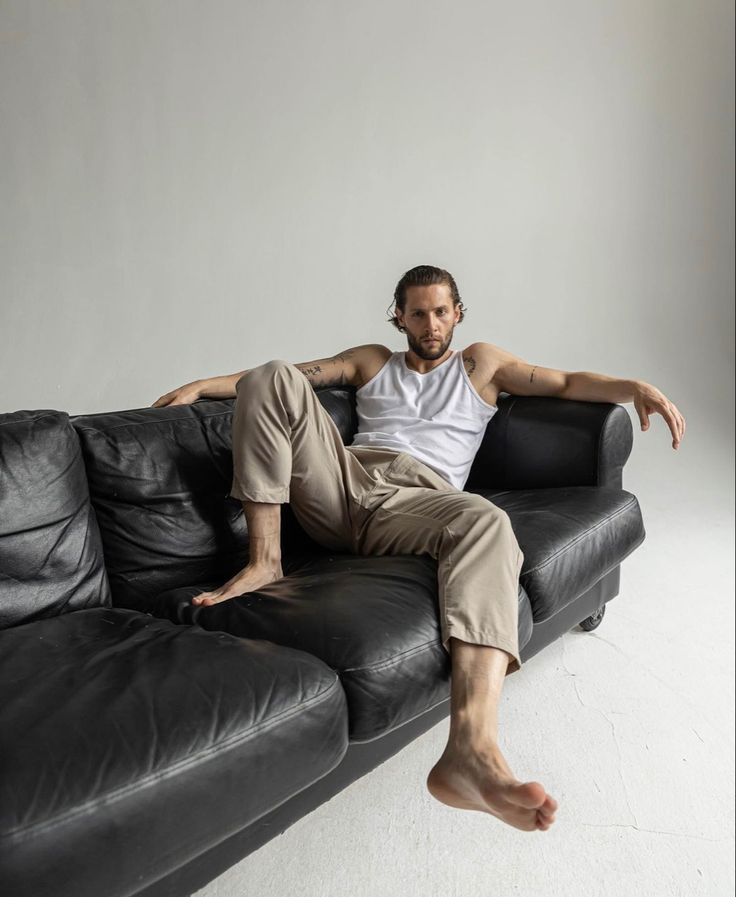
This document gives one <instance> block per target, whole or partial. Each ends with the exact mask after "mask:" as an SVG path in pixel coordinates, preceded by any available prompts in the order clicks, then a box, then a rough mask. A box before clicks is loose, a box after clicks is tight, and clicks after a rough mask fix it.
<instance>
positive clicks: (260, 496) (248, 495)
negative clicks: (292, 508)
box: [230, 484, 289, 505]
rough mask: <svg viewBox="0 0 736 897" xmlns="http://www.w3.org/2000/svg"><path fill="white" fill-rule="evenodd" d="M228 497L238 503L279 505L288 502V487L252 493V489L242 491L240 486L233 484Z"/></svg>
mask: <svg viewBox="0 0 736 897" xmlns="http://www.w3.org/2000/svg"><path fill="white" fill-rule="evenodd" d="M230 497H231V498H236V499H238V500H239V501H258V502H267V503H268V504H279V505H281V504H284V502H288V500H289V487H288V486H284V487H282V488H281V489H265V490H260V491H254V490H252V489H242V488H241V487H240V486H238V485H236V484H233V487H232V489H231V490H230Z"/></svg>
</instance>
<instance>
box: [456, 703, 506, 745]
mask: <svg viewBox="0 0 736 897" xmlns="http://www.w3.org/2000/svg"><path fill="white" fill-rule="evenodd" d="M449 741H450V743H451V744H452V745H454V746H456V747H463V746H470V747H472V748H481V747H483V748H488V747H490V746H493V747H497V746H498V718H497V716H496V714H488V713H485V714H480V713H478V714H475V715H470V714H468V713H466V712H464V711H460V712H458V713H454V714H453V715H452V717H451V719H450V734H449Z"/></svg>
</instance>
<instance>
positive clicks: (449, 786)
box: [154, 265, 685, 831]
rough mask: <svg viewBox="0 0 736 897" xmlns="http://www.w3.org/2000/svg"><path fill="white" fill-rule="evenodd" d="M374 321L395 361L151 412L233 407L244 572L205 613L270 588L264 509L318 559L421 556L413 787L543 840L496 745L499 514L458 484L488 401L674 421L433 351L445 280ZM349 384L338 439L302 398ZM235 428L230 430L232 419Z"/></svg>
mask: <svg viewBox="0 0 736 897" xmlns="http://www.w3.org/2000/svg"><path fill="white" fill-rule="evenodd" d="M394 300H395V315H394V317H393V318H391V319H390V320H391V322H392V323H393V324H394V326H395V327H397V328H398V330H399V331H400V332H402V333H405V334H406V337H407V342H408V351H407V352H406V353H404V352H391V350H390V349H387V348H386V347H385V346H380V345H364V346H358V347H356V348H354V349H350V350H348V351H345V352H343V353H341V354H339V355H336V356H334V357H332V358H324V359H319V360H317V361H312V362H307V363H303V364H296V365H292V364H289V363H288V362H284V361H278V360H274V361H271V362H267V363H266V364H264V365H261V366H260V367H257V368H253V369H251V370H247V371H241V372H240V373H237V374H232V375H229V376H225V377H216V378H214V379H211V380H199V381H195V382H194V383H190V384H187V385H186V386H183V387H181V388H180V389H178V390H174V391H172V392H170V393H166V395H164V396H162V397H161V398H159V399H158V400H157V401H156V402H154V406H155V407H161V406H164V405H176V404H183V403H189V402H193V401H195V400H196V399H197V398H200V397H209V398H231V397H233V396H235V397H236V403H235V408H234V413H233V461H234V464H233V469H234V473H233V488H232V491H231V495H232V496H233V497H234V498H238V499H240V500H241V501H242V502H243V508H244V512H245V517H246V522H247V527H248V536H249V550H250V560H249V563H248V565H247V566H246V567H245V568H244V569H243V570H241V571H240V572H239V573H238V574H237V575H236V576H234V577H233V578H232V579H230V580H229V581H228V582H226V583H225V584H224V585H223V586H221V587H220V588H219V589H215V590H214V591H211V592H203V593H201V594H200V595H197V596H196V597H195V598H193V603H194V604H196V605H200V606H209V605H212V604H216V603H218V602H221V601H227V600H229V599H231V598H234V597H236V596H238V595H242V594H244V593H246V592H249V591H254V590H256V589H258V588H261V587H262V586H264V585H266V584H268V583H270V582H273V581H274V580H276V579H279V578H281V577H283V571H282V568H281V555H280V513H281V507H280V506H281V504H282V503H283V502H285V501H289V502H290V505H291V508H292V510H293V512H294V514H295V516H296V517H297V519H298V520H299V522H300V523H301V524H302V526H303V527H304V529H305V530H306V531H307V532H308V533H309V534H310V535H311V536H312V537H313V538H315V539H316V540H317V541H319V542H321V543H323V544H324V545H325V546H327V547H331V548H334V549H344V550H347V551H352V552H355V553H358V554H364V555H368V554H371V555H376V554H405V553H408V554H421V553H429V554H431V555H432V556H433V557H435V558H436V559H437V568H438V587H439V603H440V623H441V630H442V644H443V647H444V648H445V649H446V650H447V651H448V653H449V654H450V657H451V664H452V676H451V712H450V734H449V739H448V743H447V746H446V748H445V751H444V753H443V754H442V756H441V757H440V759H439V760H438V761H437V763H436V764H435V765H434V767H433V768H432V770H431V771H430V772H429V775H428V777H427V788H428V790H429V791H430V793H431V794H432V795H433V796H434V797H435V798H437V799H438V800H440V801H442V802H443V803H445V804H447V805H449V806H452V807H457V808H462V809H471V810H479V811H481V812H486V813H489V814H492V815H494V816H496V817H497V818H498V819H501V820H502V821H503V822H506V823H507V824H509V825H512V826H514V827H515V828H518V829H521V830H523V831H546V830H547V829H549V827H550V826H551V825H552V823H553V822H554V821H555V812H556V810H557V802H556V801H555V800H554V798H552V797H551V796H549V795H548V794H547V793H546V791H545V789H544V787H543V786H542V785H541V784H540V783H539V782H534V781H531V782H522V781H520V780H518V779H516V778H515V776H514V775H513V773H512V772H511V769H510V768H509V766H508V764H507V763H506V760H505V759H504V757H503V755H502V754H501V751H500V749H499V747H498V743H497V731H498V718H497V708H498V702H499V699H500V695H501V689H502V685H503V681H504V678H505V676H506V675H508V674H509V673H510V672H514V671H515V670H517V669H519V667H520V659H519V648H518V577H519V573H520V571H521V566H522V563H523V559H524V556H523V553H522V551H521V549H520V547H519V545H518V542H517V541H516V538H515V535H514V533H513V529H512V527H511V524H510V520H509V517H508V515H507V514H506V513H505V512H504V511H503V510H502V509H501V508H498V507H497V506H496V505H494V504H493V503H492V502H490V501H488V500H487V499H485V498H484V497H483V496H480V495H477V494H473V493H468V492H464V491H463V486H464V484H465V481H466V479H467V475H468V472H469V469H470V466H471V464H472V461H473V458H474V456H475V453H476V451H477V449H478V446H479V445H480V442H481V440H482V438H483V434H484V432H485V428H486V425H487V423H488V421H489V420H490V419H491V417H492V416H493V414H494V413H495V412H496V410H497V406H496V404H495V403H496V401H497V398H498V394H499V392H501V391H504V392H507V393H510V394H513V395H527V396H533V395H537V396H558V397H560V398H565V399H578V400H585V401H594V402H631V401H633V402H634V405H635V408H636V410H637V413H638V415H639V419H640V422H641V427H642V429H643V430H646V429H648V427H649V415H651V414H653V413H659V414H661V415H662V416H663V417H664V418H665V420H666V421H667V424H668V426H669V428H670V430H671V432H672V437H673V442H672V445H673V448H678V447H679V444H680V441H681V439H682V436H683V434H684V432H685V420H684V418H683V416H682V415H681V414H680V412H679V411H678V409H677V408H676V407H675V406H674V405H673V404H672V403H671V402H670V401H669V400H668V399H667V398H666V397H665V396H664V395H663V394H662V393H661V392H660V391H659V390H658V389H656V387H654V386H651V385H650V384H648V383H644V382H643V381H639V380H617V379H615V378H612V377H606V376H604V375H600V374H591V373H587V372H581V373H570V372H567V371H559V370H554V369H551V368H545V367H540V366H539V365H530V364H528V363H527V362H526V361H524V360H522V359H521V358H518V357H517V356H515V355H512V354H511V353H510V352H507V351H505V350H504V349H501V348H499V347H498V346H495V345H492V344H489V343H482V342H478V343H473V344H472V345H470V346H468V348H467V349H465V350H464V351H462V352H456V351H453V350H451V349H450V344H451V342H452V337H453V332H454V328H455V326H456V325H457V324H459V323H460V322H461V321H462V319H463V317H464V310H463V305H462V301H461V299H460V295H459V293H458V290H457V286H456V284H455V281H454V279H453V277H452V276H451V275H450V274H449V272H447V271H445V270H443V269H441V268H435V267H433V266H428V265H421V266H418V267H416V268H412V269H411V270H410V271H407V272H406V274H404V276H403V277H402V278H401V280H400V281H399V283H398V285H397V287H396V291H395V294H394ZM336 385H352V386H354V387H356V403H357V411H358V419H359V427H358V433H357V434H356V436H355V439H354V441H353V444H352V445H350V446H345V445H343V443H342V439H341V437H340V434H339V431H338V429H337V427H336V426H335V424H334V422H333V421H332V419H331V418H330V416H329V414H328V413H327V411H326V410H325V409H324V408H323V407H322V405H321V404H320V402H319V400H318V399H317V397H316V395H315V393H314V390H313V388H310V386H311V387H324V386H336ZM246 419H247V425H246Z"/></svg>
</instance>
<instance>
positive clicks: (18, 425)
mask: <svg viewBox="0 0 736 897" xmlns="http://www.w3.org/2000/svg"><path fill="white" fill-rule="evenodd" d="M110 606H111V595H110V586H109V583H108V579H107V575H106V572H105V564H104V558H103V553H102V542H101V540H100V532H99V529H98V527H97V520H96V518H95V513H94V510H93V508H92V506H91V504H90V498H89V490H88V488H87V479H86V476H85V468H84V462H83V460H82V452H81V450H80V445H79V440H78V439H77V434H76V432H75V431H74V428H73V427H72V426H71V424H70V421H69V415H68V414H66V413H65V412H63V411H53V410H37V411H13V412H10V413H7V414H0V629H5V628H7V627H9V626H17V625H18V624H20V623H25V622H29V621H31V620H35V619H40V618H43V617H53V616H57V615H59V614H63V613H68V612H70V611H75V610H81V609H82V608H86V607H110Z"/></svg>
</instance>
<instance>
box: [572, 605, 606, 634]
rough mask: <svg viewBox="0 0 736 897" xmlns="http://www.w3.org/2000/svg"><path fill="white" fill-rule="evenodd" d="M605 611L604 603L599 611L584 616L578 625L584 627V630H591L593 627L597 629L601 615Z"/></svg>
mask: <svg viewBox="0 0 736 897" xmlns="http://www.w3.org/2000/svg"><path fill="white" fill-rule="evenodd" d="M605 612H606V605H605V604H604V605H603V607H602V608H601V609H600V610H599V611H597V612H596V613H594V614H592V615H591V616H590V617H586V618H585V619H584V620H582V621H581V622H580V623H578V626H580V628H581V629H584V630H585V631H586V632H591V631H592V630H593V629H597V628H598V627H599V626H600V625H601V620H602V619H603V615H604V614H605Z"/></svg>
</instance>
